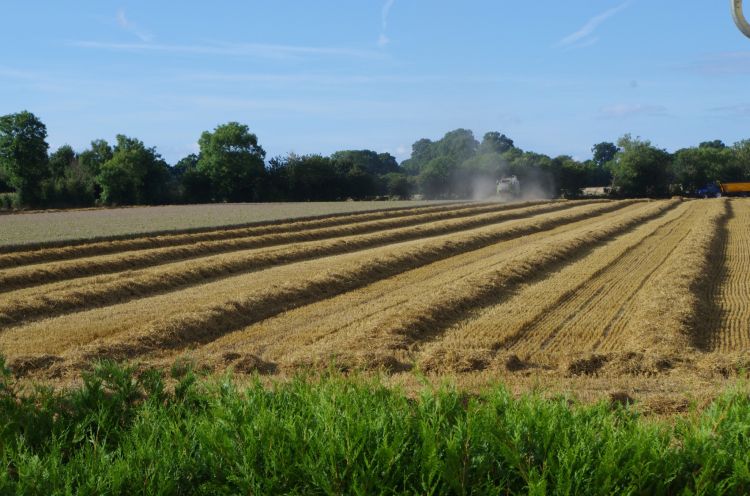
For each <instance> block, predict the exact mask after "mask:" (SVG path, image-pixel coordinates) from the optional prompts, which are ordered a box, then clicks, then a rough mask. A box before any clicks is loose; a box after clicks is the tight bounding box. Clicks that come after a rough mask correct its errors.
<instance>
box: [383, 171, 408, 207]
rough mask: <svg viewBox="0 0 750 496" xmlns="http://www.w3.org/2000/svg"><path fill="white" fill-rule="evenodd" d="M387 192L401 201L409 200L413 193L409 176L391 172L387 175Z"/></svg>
mask: <svg viewBox="0 0 750 496" xmlns="http://www.w3.org/2000/svg"><path fill="white" fill-rule="evenodd" d="M385 179H386V190H387V193H388V196H390V197H394V198H398V199H399V200H408V199H409V196H410V193H411V184H410V183H409V176H407V175H406V174H403V173H400V172H391V173H389V174H386V175H385Z"/></svg>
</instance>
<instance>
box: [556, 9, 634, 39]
mask: <svg viewBox="0 0 750 496" xmlns="http://www.w3.org/2000/svg"><path fill="white" fill-rule="evenodd" d="M629 5H630V0H628V1H626V2H623V3H621V4H620V5H618V6H616V7H612V8H611V9H608V10H605V11H604V12H602V13H601V14H599V15H595V16H594V17H592V18H591V19H589V20H588V21H586V24H584V25H583V26H582V27H581V29H579V30H578V31H576V32H574V33H571V34H569V35H568V36H566V37H565V38H563V39H561V40H560V41H559V42H557V45H558V46H562V47H575V48H583V47H587V46H591V45H594V44H596V43H597V42H598V41H599V37H598V36H595V35H594V33H595V32H596V29H597V28H598V27H599V26H601V25H602V24H603V23H604V22H605V21H606V20H607V19H610V18H611V17H614V16H615V15H617V14H618V13H620V12H622V11H623V10H625V9H626V8H627V7H628V6H629Z"/></svg>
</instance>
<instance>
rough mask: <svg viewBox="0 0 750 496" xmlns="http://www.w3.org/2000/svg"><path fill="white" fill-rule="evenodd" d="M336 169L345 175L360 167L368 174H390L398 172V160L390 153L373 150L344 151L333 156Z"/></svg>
mask: <svg viewBox="0 0 750 496" xmlns="http://www.w3.org/2000/svg"><path fill="white" fill-rule="evenodd" d="M331 160H333V163H334V165H335V166H336V168H337V169H338V170H339V171H340V172H341V173H343V174H346V173H348V172H349V171H350V170H351V169H353V168H355V167H358V168H360V169H361V170H362V171H364V172H366V173H368V174H377V175H382V174H388V173H389V172H398V171H399V170H400V169H399V166H398V162H396V158H395V157H393V156H392V155H391V154H390V153H380V154H378V153H376V152H374V151H372V150H342V151H339V152H336V153H334V154H333V155H331Z"/></svg>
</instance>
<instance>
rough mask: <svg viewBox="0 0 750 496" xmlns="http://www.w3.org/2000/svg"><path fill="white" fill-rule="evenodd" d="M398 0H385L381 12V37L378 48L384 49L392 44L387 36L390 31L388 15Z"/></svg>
mask: <svg viewBox="0 0 750 496" xmlns="http://www.w3.org/2000/svg"><path fill="white" fill-rule="evenodd" d="M395 2H396V0H385V3H384V4H383V8H382V10H381V11H380V37H378V46H381V47H384V46H386V45H387V44H388V43H390V42H391V40H390V38H388V36H387V35H386V34H385V32H386V30H387V29H388V14H390V12H391V7H393V4H394V3H395Z"/></svg>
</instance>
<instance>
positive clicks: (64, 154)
mask: <svg viewBox="0 0 750 496" xmlns="http://www.w3.org/2000/svg"><path fill="white" fill-rule="evenodd" d="M76 160H77V157H76V152H74V151H73V148H72V147H71V146H70V145H63V146H61V147H60V148H58V149H57V150H56V151H55V152H54V153H53V154H52V155H50V156H49V170H50V174H51V176H52V178H53V179H61V178H63V177H65V172H66V171H67V170H68V169H69V168H70V167H71V166H72V165H73V164H74V163H75V162H76Z"/></svg>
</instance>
